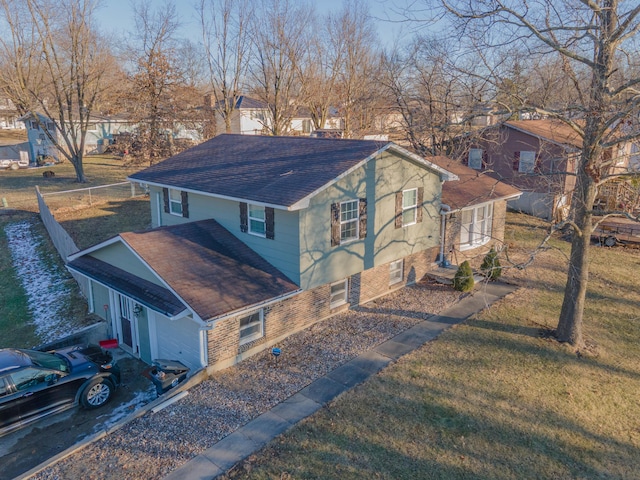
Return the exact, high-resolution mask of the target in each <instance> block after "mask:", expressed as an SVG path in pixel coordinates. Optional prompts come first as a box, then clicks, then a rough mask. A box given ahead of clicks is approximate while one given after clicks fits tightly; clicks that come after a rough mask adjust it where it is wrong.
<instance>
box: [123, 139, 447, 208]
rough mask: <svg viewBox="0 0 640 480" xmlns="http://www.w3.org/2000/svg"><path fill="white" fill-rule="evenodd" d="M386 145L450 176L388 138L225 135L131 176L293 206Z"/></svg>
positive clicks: (185, 188)
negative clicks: (347, 138) (380, 139)
mask: <svg viewBox="0 0 640 480" xmlns="http://www.w3.org/2000/svg"><path fill="white" fill-rule="evenodd" d="M387 149H389V150H392V151H394V152H395V153H398V154H401V155H402V156H404V157H405V158H406V159H409V160H411V161H414V162H417V163H419V164H421V165H422V166H423V167H425V168H429V169H431V170H432V171H434V172H435V173H437V174H439V175H441V176H443V177H448V176H450V173H449V172H446V171H445V170H444V169H442V168H441V167H439V166H437V165H434V164H430V163H429V162H427V161H426V160H424V159H423V158H422V157H419V156H417V155H415V154H412V153H411V152H409V151H407V150H405V149H402V148H401V147H399V146H397V145H395V144H393V143H390V142H378V141H374V140H344V139H330V138H305V137H269V136H252V135H233V134H223V135H219V136H217V137H215V138H213V139H211V140H209V141H207V142H204V143H202V144H200V145H198V146H196V147H193V148H191V149H189V150H186V151H184V152H182V153H180V154H178V155H175V156H174V157H171V158H169V159H167V160H165V161H164V162H160V163H158V164H156V165H153V166H152V167H149V168H147V169H145V170H142V171H140V172H138V173H135V174H133V175H131V176H130V177H129V178H130V179H131V180H133V181H140V182H144V183H149V184H155V185H158V186H169V187H173V188H178V189H181V190H186V191H193V192H199V193H204V194H210V195H212V196H218V197H223V198H230V199H235V200H242V201H253V202H256V203H261V204H265V205H271V206H274V207H277V208H286V209H289V210H296V209H299V208H304V206H305V201H306V200H308V198H309V196H310V195H313V194H315V193H317V192H318V191H320V190H322V189H324V188H327V187H328V186H329V185H331V184H332V183H333V182H335V181H337V179H339V178H341V177H342V176H344V175H345V174H348V173H349V172H351V171H353V169H355V168H358V167H359V166H360V165H362V164H363V163H364V162H366V161H368V160H369V159H371V158H373V157H374V156H375V155H376V154H378V153H381V152H382V151H384V150H387Z"/></svg>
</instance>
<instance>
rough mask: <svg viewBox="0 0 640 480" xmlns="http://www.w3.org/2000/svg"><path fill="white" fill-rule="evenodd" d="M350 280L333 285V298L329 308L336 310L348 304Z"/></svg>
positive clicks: (330, 300)
mask: <svg viewBox="0 0 640 480" xmlns="http://www.w3.org/2000/svg"><path fill="white" fill-rule="evenodd" d="M348 285H349V281H348V279H346V278H345V279H344V280H340V281H339V282H336V283H332V284H331V297H330V299H329V307H330V308H336V307H339V306H340V305H344V304H345V303H347V289H348Z"/></svg>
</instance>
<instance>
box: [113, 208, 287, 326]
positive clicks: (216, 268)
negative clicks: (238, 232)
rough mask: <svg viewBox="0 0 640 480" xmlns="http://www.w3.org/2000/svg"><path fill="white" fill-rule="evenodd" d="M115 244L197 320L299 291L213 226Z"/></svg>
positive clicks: (206, 223)
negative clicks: (148, 270) (136, 259)
mask: <svg viewBox="0 0 640 480" xmlns="http://www.w3.org/2000/svg"><path fill="white" fill-rule="evenodd" d="M120 238H121V239H122V241H123V242H125V243H126V244H127V245H128V246H129V247H130V248H131V249H132V250H133V251H135V253H136V254H137V255H138V256H139V257H140V258H141V259H142V260H143V261H144V262H145V263H146V264H147V265H148V266H149V268H151V269H152V270H153V271H154V272H155V273H156V274H157V275H158V277H160V278H161V279H162V281H163V282H164V283H165V284H166V285H167V286H168V287H169V289H170V290H171V291H172V292H173V293H175V295H176V296H177V297H179V298H180V299H182V300H183V301H184V302H185V303H186V304H187V305H189V307H190V308H191V309H192V310H193V311H194V312H195V313H196V314H197V315H198V316H199V317H200V318H201V319H202V320H210V319H212V318H215V317H217V316H220V315H224V314H227V313H230V312H233V311H235V310H239V309H243V308H246V307H249V306H251V305H255V304H258V303H261V302H265V301H268V300H270V299H272V298H275V297H278V296H282V295H285V294H288V293H292V292H295V291H297V290H298V286H297V285H295V284H294V283H293V282H291V281H290V280H289V279H288V278H287V277H286V276H284V275H283V274H282V273H280V272H279V271H278V270H277V269H276V268H275V267H273V266H272V265H271V264H269V263H268V262H267V261H266V260H264V259H263V258H262V257H260V256H259V255H258V254H257V253H255V252H254V251H253V250H251V249H250V248H249V247H247V246H246V245H245V244H244V243H242V242H241V241H240V240H238V239H237V238H236V237H234V236H233V235H232V234H231V233H230V232H229V231H228V230H226V229H225V228H224V227H222V225H220V224H219V223H218V222H216V221H215V220H202V221H198V222H190V223H185V224H182V225H175V226H169V227H160V228H156V229H153V230H147V231H144V232H136V233H134V232H127V233H122V234H120Z"/></svg>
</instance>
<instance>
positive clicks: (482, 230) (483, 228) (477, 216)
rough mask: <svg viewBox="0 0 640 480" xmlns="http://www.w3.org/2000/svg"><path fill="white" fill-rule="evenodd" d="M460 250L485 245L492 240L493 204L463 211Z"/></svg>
mask: <svg viewBox="0 0 640 480" xmlns="http://www.w3.org/2000/svg"><path fill="white" fill-rule="evenodd" d="M461 216H462V219H461V228H460V250H466V249H469V248H474V247H477V246H480V245H484V244H485V243H487V242H488V241H489V240H491V226H492V223H493V204H492V203H488V204H486V205H482V206H479V207H475V208H468V209H466V210H462V215H461Z"/></svg>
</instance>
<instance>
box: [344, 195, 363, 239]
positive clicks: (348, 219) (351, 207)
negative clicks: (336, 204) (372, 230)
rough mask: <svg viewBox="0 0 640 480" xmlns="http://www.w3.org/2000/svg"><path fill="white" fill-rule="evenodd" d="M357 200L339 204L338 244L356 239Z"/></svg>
mask: <svg viewBox="0 0 640 480" xmlns="http://www.w3.org/2000/svg"><path fill="white" fill-rule="evenodd" d="M358 203H359V202H358V200H349V201H347V202H342V203H340V243H345V242H349V241H351V240H356V239H357V238H358Z"/></svg>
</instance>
